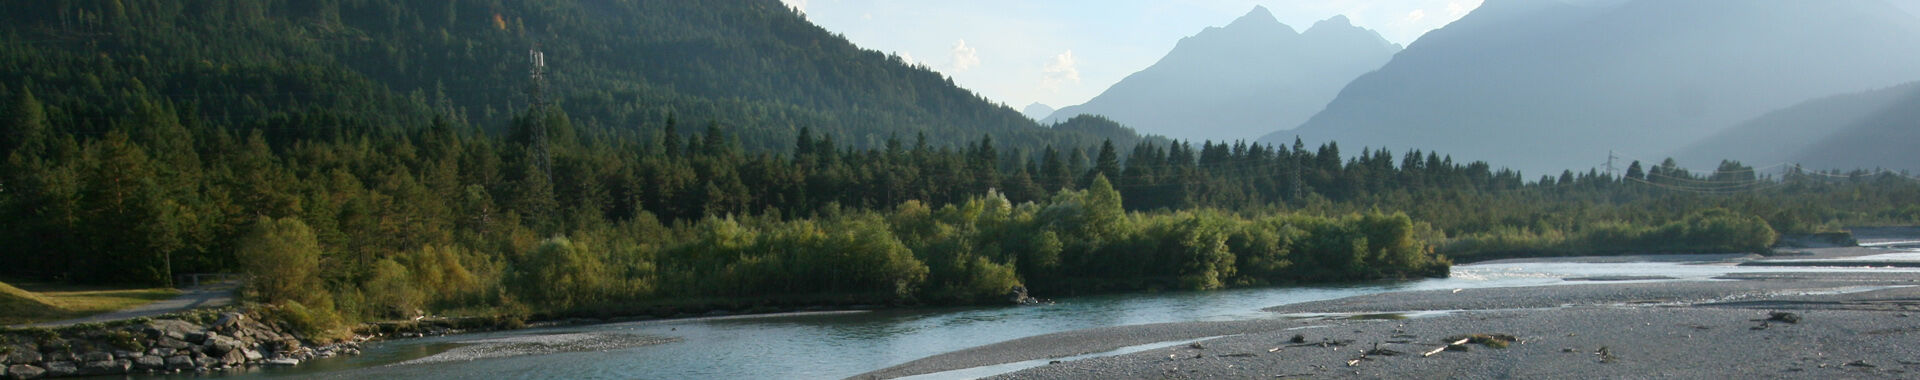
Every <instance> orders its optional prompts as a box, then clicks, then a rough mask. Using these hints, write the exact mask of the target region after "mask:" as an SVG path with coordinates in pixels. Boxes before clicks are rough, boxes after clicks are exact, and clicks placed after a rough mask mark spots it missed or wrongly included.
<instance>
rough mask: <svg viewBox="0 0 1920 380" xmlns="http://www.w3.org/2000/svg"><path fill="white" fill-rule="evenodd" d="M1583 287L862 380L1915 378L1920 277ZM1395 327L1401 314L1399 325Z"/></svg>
mask: <svg viewBox="0 0 1920 380" xmlns="http://www.w3.org/2000/svg"><path fill="white" fill-rule="evenodd" d="M1875 252H1886V251H1884V250H1868V249H1862V248H1833V249H1813V250H1808V251H1806V252H1805V253H1802V254H1798V255H1796V256H1795V257H1793V259H1805V258H1808V257H1814V258H1823V257H1849V256H1859V255H1864V254H1872V253H1875ZM1655 258H1656V259H1658V257H1655ZM1688 259H1690V260H1689V261H1692V260H1700V259H1707V260H1709V261H1727V262H1742V261H1753V260H1769V259H1770V258H1759V257H1754V256H1746V255H1724V256H1714V257H1702V256H1695V257H1689V258H1688ZM1548 260H1549V261H1552V262H1567V260H1579V259H1567V258H1556V259H1548ZM1596 260H1600V261H1604V262H1619V261H1617V260H1619V259H1617V258H1599V259H1596ZM1588 280H1591V281H1584V282H1582V283H1579V284H1570V285H1552V286H1536V287H1518V288H1489V289H1461V290H1457V291H1456V290H1429V291H1409V292H1395V293H1384V294H1373V295H1365V296H1357V297H1349V298H1343V299H1336V300H1328V301H1318V302H1308V303H1300V304H1292V305H1282V306H1276V307H1272V308H1269V309H1267V310H1268V311H1271V312H1274V313H1275V316H1274V317H1273V318H1269V319H1260V320H1250V321H1230V322H1192V323H1169V324H1155V325H1139V326H1120V327H1109V328H1101V329H1093V330H1083V331H1072V332H1063V333H1058V334H1049V335H1041V336H1034V337H1028V338H1022V339H1016V340H1012V341H1008V342H1002V343H997V344H992V345H987V346H981V347H975V348H971V349H966V350H961V351H955V352H950V353H946V354H941V355H936V356H932V357H928V358H923V359H920V360H916V361H913V362H908V363H905V364H901V365H899V366H895V367H891V368H887V369H882V370H878V371H874V372H869V373H866V374H861V375H859V376H855V377H854V378H893V377H900V376H909V375H918V374H929V373H938V372H941V371H948V370H953V369H961V368H972V367H979V366H987V365H997V364H1005V363H1014V362H1022V361H1030V360H1036V359H1048V358H1062V357H1068V356H1074V355H1083V354H1087V353H1096V352H1104V351H1110V350H1113V349H1116V348H1120V347H1126V346H1136V345H1142V344H1151V343H1154V342H1176V341H1189V340H1193V339H1203V338H1205V337H1215V338H1211V339H1203V340H1200V341H1197V342H1194V343H1190V344H1189V343H1181V344H1171V343H1168V345H1167V346H1165V347H1160V348H1154V349H1148V350H1144V351H1138V352H1133V353H1128V354H1121V355H1113V356H1101V357H1093V358H1087V359H1080V360H1069V361H1065V362H1060V363H1053V364H1048V365H1043V366H1039V367H1034V368H1029V369H1025V370H1020V371H1016V372H1013V373H1007V374H1002V375H999V376H996V378H1006V379H1054V378H1073V379H1081V378H1089V379H1128V378H1155V379H1168V378H1172V379H1183V378H1236V379H1237V378H1396V379H1399V378H1449V379H1454V378H1467V379H1473V378H1915V377H1920V372H1916V371H1920V345H1914V344H1912V342H1916V341H1920V340H1917V339H1920V272H1914V271H1910V270H1908V271H1895V270H1889V271H1853V272H1833V271H1824V270H1815V269H1809V270H1808V271H1805V272H1771V273H1745V274H1733V275H1727V276H1721V277H1719V278H1716V279H1714V280H1709V281H1697V280H1696V281H1647V280H1648V279H1588ZM1606 280H1628V281H1606ZM1775 313H1791V316H1790V317H1785V319H1792V320H1793V321H1794V322H1786V321H1783V320H1782V318H1783V317H1777V316H1776V314H1775ZM1782 315H1784V314H1782ZM1400 317H1405V318H1406V319H1392V318H1400ZM1770 318H1771V319H1774V320H1769V319H1770ZM1472 334H1490V335H1489V336H1497V337H1505V336H1511V337H1513V338H1515V339H1516V340H1515V341H1513V342H1511V344H1508V345H1506V347H1504V348H1495V347H1490V346H1487V345H1481V344H1468V345H1465V347H1463V349H1464V351H1453V350H1442V351H1439V352H1438V353H1435V354H1433V355H1431V356H1423V355H1421V354H1422V353H1424V352H1428V351H1432V350H1433V349H1436V348H1442V347H1446V346H1447V343H1450V342H1451V341H1452V340H1455V339H1457V338H1458V337H1461V336H1467V335H1472Z"/></svg>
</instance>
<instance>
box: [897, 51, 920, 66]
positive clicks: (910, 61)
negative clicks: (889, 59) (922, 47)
mask: <svg viewBox="0 0 1920 380" xmlns="http://www.w3.org/2000/svg"><path fill="white" fill-rule="evenodd" d="M894 54H895V55H899V56H900V60H901V61H905V62H906V63H907V66H919V65H920V60H918V59H914V58H913V53H908V52H904V51H903V52H898V53H894Z"/></svg>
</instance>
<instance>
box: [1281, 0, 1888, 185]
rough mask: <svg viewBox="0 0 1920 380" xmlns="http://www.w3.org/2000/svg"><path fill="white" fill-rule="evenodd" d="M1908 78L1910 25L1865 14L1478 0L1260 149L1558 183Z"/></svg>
mask: <svg viewBox="0 0 1920 380" xmlns="http://www.w3.org/2000/svg"><path fill="white" fill-rule="evenodd" d="M1914 79H1920V20H1916V19H1915V18H1914V17H1912V16H1911V15H1908V14H1906V13H1905V12H1902V11H1900V10H1899V9H1896V8H1893V7H1890V6H1888V5H1887V3H1885V2H1882V1H1879V0H1845V1H1822V2H1807V1H1790V0H1760V1H1749V0H1698V1H1662V0H1637V1H1630V2H1626V3H1623V4H1619V5H1616V6H1573V5H1565V4H1558V3H1554V2H1545V1H1520V0H1490V1H1488V2H1486V3H1485V4H1483V5H1482V6H1481V7H1480V8H1479V9H1477V10H1475V11H1474V12H1473V13H1471V14H1469V15H1467V16H1466V17H1463V18H1462V19H1461V20H1459V21H1456V22H1455V23H1453V24H1451V25H1448V26H1447V27H1445V28H1441V29H1438V30H1435V31H1433V32H1431V33H1429V34H1428V35H1426V36H1424V37H1422V38H1421V39H1420V40H1419V41H1416V42H1414V43H1413V44H1412V45H1411V46H1409V47H1408V48H1407V50H1406V51H1403V52H1401V53H1400V54H1399V55H1397V56H1396V57H1395V58H1394V59H1393V61H1392V62H1389V63H1388V64H1387V65H1385V66H1384V67H1382V68H1381V69H1380V70H1378V71H1375V72H1373V73H1369V74H1367V75H1364V76H1362V77H1360V78H1359V79H1356V80H1355V81H1354V82H1353V83H1352V84H1350V85H1348V86H1347V88H1346V89H1344V90H1342V92H1341V94H1340V96H1339V97H1338V98H1336V99H1335V100H1334V101H1333V102H1332V103H1330V104H1329V105H1328V106H1327V108H1326V110H1324V111H1322V112H1321V113H1319V114H1317V115H1315V116H1313V118H1312V119H1310V120H1309V121H1308V122H1306V123H1305V124H1303V125H1302V126H1301V127H1300V128H1297V129H1295V130H1283V131H1280V132H1276V133H1273V134H1271V135H1269V136H1268V137H1267V139H1266V141H1270V142H1283V141H1289V140H1291V139H1292V138H1293V137H1294V136H1295V135H1299V136H1302V137H1304V138H1305V139H1307V140H1310V141H1314V142H1318V141H1325V140H1337V141H1339V142H1341V143H1342V144H1343V145H1348V146H1357V145H1365V146H1376V147H1378V146H1388V147H1391V148H1393V149H1409V148H1419V149H1426V150H1438V151H1444V152H1452V153H1453V154H1454V155H1455V156H1457V157H1463V158H1467V159H1473V160H1487V161H1489V162H1492V163H1493V164H1494V165H1499V166H1510V167H1515V168H1520V169H1522V170H1525V171H1527V172H1529V173H1540V172H1558V171H1560V169H1564V168H1586V167H1592V166H1595V165H1598V164H1599V163H1601V162H1603V160H1604V159H1605V158H1606V154H1607V151H1608V150H1610V149H1613V150H1621V151H1625V152H1628V153H1630V154H1634V155H1643V156H1650V155H1657V154H1659V153H1662V152H1667V151H1670V150H1673V149H1675V148H1679V147H1680V146H1682V145H1683V144H1686V143H1689V142H1692V141H1694V140H1696V139H1698V138H1700V137H1704V136H1706V135H1708V134H1711V133H1713V132H1716V131H1718V130H1719V129H1721V128H1724V127H1725V126H1728V125H1732V124H1733V123H1735V122H1738V121H1741V120H1746V119H1750V118H1753V117H1755V116H1758V115H1760V114H1762V113H1765V112H1767V111H1771V110H1775V109H1779V108H1783V107H1786V106H1789V105H1792V104H1796V103H1799V102H1801V101H1804V100H1806V99H1811V98H1815V97H1820V96H1828V95H1833V94H1840V93H1847V92H1855V91H1861V90H1866V89H1872V88H1879V87H1884V86H1887V85H1891V84H1895V83H1904V82H1908V81H1912V80H1914Z"/></svg>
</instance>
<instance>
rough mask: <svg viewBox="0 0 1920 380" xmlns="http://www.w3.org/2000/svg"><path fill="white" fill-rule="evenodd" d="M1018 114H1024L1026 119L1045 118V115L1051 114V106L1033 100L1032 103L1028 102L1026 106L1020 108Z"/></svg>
mask: <svg viewBox="0 0 1920 380" xmlns="http://www.w3.org/2000/svg"><path fill="white" fill-rule="evenodd" d="M1020 114H1021V115H1026V116H1027V118H1028V119H1034V120H1045V119H1046V118H1047V115H1052V114H1053V107H1048V106H1047V105H1045V104H1040V103H1039V102H1034V103H1033V104H1028V105H1027V108H1023V109H1021V110H1020Z"/></svg>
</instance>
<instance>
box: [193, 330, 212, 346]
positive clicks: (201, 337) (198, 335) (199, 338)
mask: <svg viewBox="0 0 1920 380" xmlns="http://www.w3.org/2000/svg"><path fill="white" fill-rule="evenodd" d="M214 336H216V334H214V332H212V331H195V332H191V333H187V339H186V340H187V343H193V344H206V343H207V338H211V337H214Z"/></svg>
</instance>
